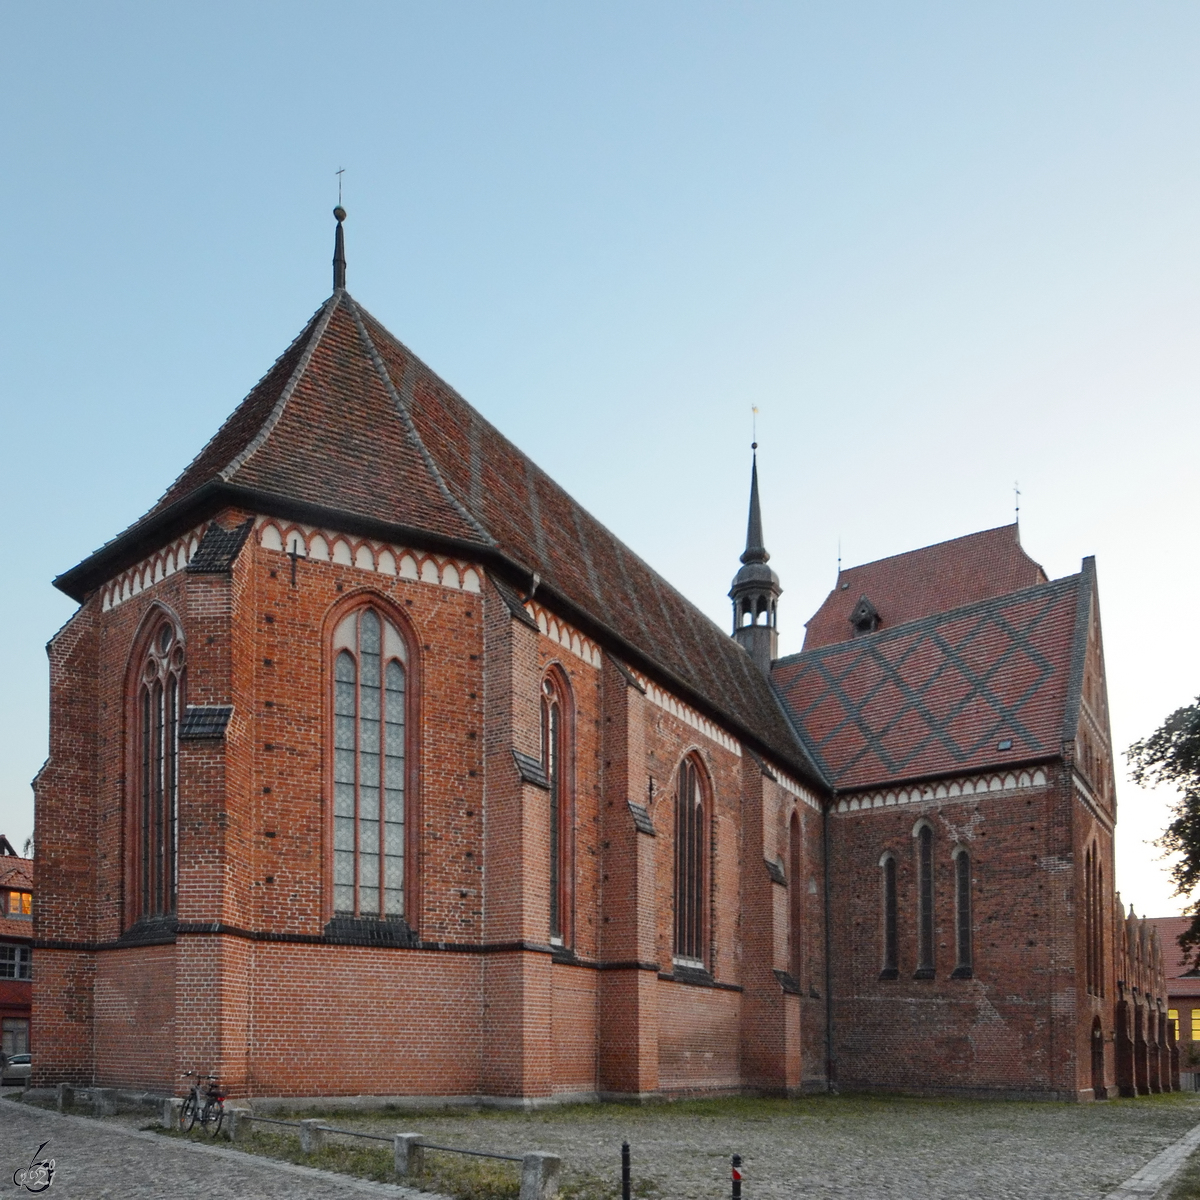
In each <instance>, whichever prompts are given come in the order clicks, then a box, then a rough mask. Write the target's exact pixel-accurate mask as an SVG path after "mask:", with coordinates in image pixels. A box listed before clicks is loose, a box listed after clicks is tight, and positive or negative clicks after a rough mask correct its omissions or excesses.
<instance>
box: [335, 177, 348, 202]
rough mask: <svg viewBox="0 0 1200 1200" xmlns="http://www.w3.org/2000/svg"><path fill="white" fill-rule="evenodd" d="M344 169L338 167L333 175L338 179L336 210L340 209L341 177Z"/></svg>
mask: <svg viewBox="0 0 1200 1200" xmlns="http://www.w3.org/2000/svg"><path fill="white" fill-rule="evenodd" d="M345 173H346V168H345V167H339V168H338V169H337V170H336V171H335V172H334V174H335V175H337V177H338V208H341V207H342V176H343V175H345Z"/></svg>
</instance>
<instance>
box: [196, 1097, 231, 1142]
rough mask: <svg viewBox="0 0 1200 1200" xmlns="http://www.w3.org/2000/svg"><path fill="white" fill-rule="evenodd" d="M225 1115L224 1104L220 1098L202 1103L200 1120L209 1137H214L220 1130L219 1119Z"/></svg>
mask: <svg viewBox="0 0 1200 1200" xmlns="http://www.w3.org/2000/svg"><path fill="white" fill-rule="evenodd" d="M224 1117H225V1104H224V1102H223V1101H221V1100H209V1101H208V1102H207V1103H206V1104H205V1105H204V1112H203V1113H202V1114H201V1117H200V1121H201V1123H202V1124H203V1126H204V1129H205V1132H207V1133H208V1135H209V1137H216V1136H217V1134H218V1133H220V1132H221V1121H222V1120H223V1119H224Z"/></svg>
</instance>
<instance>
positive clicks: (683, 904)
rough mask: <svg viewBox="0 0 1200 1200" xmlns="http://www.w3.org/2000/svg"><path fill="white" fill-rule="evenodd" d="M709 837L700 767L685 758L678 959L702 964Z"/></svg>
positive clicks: (678, 810)
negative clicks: (706, 852) (706, 847)
mask: <svg viewBox="0 0 1200 1200" xmlns="http://www.w3.org/2000/svg"><path fill="white" fill-rule="evenodd" d="M706 841H707V832H706V822H705V811H704V787H703V784H702V782H701V776H700V768H699V765H698V764H697V762H696V760H695V759H693V758H690V757H689V758H685V759H684V760H683V763H682V764H681V766H680V768H679V781H678V786H677V790H676V797H675V959H676V961H679V962H682V963H684V964H685V965H688V966H696V967H703V966H704V965H705V964H704V930H705V909H706V907H707V895H708V887H707V868H708V863H707V855H706V854H705V844H706Z"/></svg>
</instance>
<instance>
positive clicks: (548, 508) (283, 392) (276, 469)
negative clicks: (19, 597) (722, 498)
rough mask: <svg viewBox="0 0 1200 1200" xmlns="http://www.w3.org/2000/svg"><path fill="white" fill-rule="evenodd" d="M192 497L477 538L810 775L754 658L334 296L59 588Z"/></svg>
mask: <svg viewBox="0 0 1200 1200" xmlns="http://www.w3.org/2000/svg"><path fill="white" fill-rule="evenodd" d="M214 489H215V492H214ZM221 489H224V492H223V493H222V492H221ZM205 493H207V495H208V497H209V498H210V499H211V497H212V496H213V495H214V494H215V493H220V494H228V495H229V496H230V497H231V498H233V497H235V496H236V498H237V499H238V502H239V503H241V504H242V505H243V506H244V507H248V508H252V507H254V506H258V507H259V508H260V509H262V510H263V511H268V512H269V511H271V505H272V504H273V503H282V502H284V501H287V502H289V503H290V502H297V501H298V502H300V503H303V504H307V505H311V506H314V507H317V508H320V509H323V510H325V511H326V512H333V513H337V514H343V515H345V516H346V518H347V519H353V518H358V519H365V520H367V521H370V522H376V523H380V524H386V525H392V526H402V527H404V528H405V529H406V530H409V531H418V532H424V533H427V534H428V535H429V536H430V537H431V538H432V539H434V540H435V541H436V540H437V539H443V540H453V541H454V542H455V543H456V544H457V545H459V546H462V545H463V544H468V545H472V546H474V547H476V548H477V551H478V555H479V558H480V560H481V561H484V562H485V563H492V564H496V563H499V564H500V566H501V567H502V569H507V570H509V572H510V574H512V575H513V580H514V582H515V583H517V584H519V585H521V586H523V587H525V588H528V587H529V586H530V584H531V582H532V575H533V574H534V573H535V572H536V573H537V574H538V576H540V583H539V592H538V594H539V596H541V595H543V594H546V595H547V596H548V597H550V598H552V599H553V598H555V597H556V598H557V600H558V603H559V605H560V606H565V607H566V608H567V609H568V612H567V613H566V614H564V615H567V616H570V615H571V611H573V612H574V613H575V614H576V620H577V621H578V622H579V623H580V624H581V625H583V626H587V627H588V628H587V630H586V631H587V632H588V633H590V634H591V635H592V636H595V637H596V638H597V639H598V640H600V641H601V642H605V641H606V638H607V642H608V644H609V646H610V647H612V648H615V650H616V652H617V653H618V654H621V653H624V654H625V655H626V656H627V657H630V658H631V661H634V662H635V663H636V664H637V665H641V666H643V667H646V668H650V669H656V670H657V672H658V674H659V675H660V676H662V681H663V682H664V683H665V684H667V685H668V686H670V687H672V688H673V689H675V690H682V691H683V692H684V693H685V694H686V695H689V696H690V698H691V699H692V700H693V701H694V702H696V703H697V704H698V705H700V706H701V707H704V708H707V709H708V710H710V712H711V713H712V714H713V715H716V716H718V717H723V718H725V720H726V721H727V722H729V723H731V724H732V725H733V727H734V728H735V729H738V730H740V731H741V732H742V733H743V734H748V735H749V736H750V737H751V738H752V739H755V740H756V741H757V742H758V743H759V744H760V745H761V746H762V747H764V748H765V749H767V750H770V751H772V752H773V753H774V754H775V755H776V756H778V757H780V758H781V759H782V760H783V761H784V762H786V763H788V764H789V765H790V766H792V767H793V768H795V769H796V770H798V771H799V772H801V773H803V774H804V775H805V776H806V777H807V778H814V777H815V776H814V772H813V770H812V768H811V766H810V765H809V764H808V762H807V760H806V758H805V756H804V752H803V750H802V748H801V746H800V743H799V742H798V741H797V739H796V736H795V734H794V733H793V732H792V730H791V728H790V726H789V724H788V721H787V718H786V717H785V715H784V713H783V711H782V708H781V707H780V705H779V703H778V702H777V700H776V698H775V696H774V695H773V693H772V691H771V688H770V686H769V684H768V682H767V680H766V679H765V677H764V676H763V674H762V672H760V671H759V670H758V669H757V668H756V667H755V665H754V663H753V662H752V661H751V659H750V657H749V655H748V654H747V653H746V652H745V651H744V650H743V649H742V648H741V647H740V646H739V645H737V643H736V642H734V641H733V639H732V638H731V637H729V635H728V634H727V633H726V632H725V631H724V630H723V629H721V628H720V627H718V626H717V625H716V624H714V623H713V622H712V621H710V620H709V619H708V617H706V616H705V615H704V614H703V613H701V612H700V611H699V610H698V609H697V608H696V607H695V606H694V605H693V604H691V603H690V602H689V601H688V600H687V599H685V598H684V597H683V596H682V595H681V594H680V593H679V592H678V591H676V590H675V588H673V587H672V586H671V585H670V584H669V583H667V581H666V580H665V579H663V578H662V576H661V575H659V574H658V573H657V572H656V571H654V570H653V569H652V568H651V567H649V566H648V565H647V564H646V563H645V562H643V561H642V560H641V559H640V558H638V556H637V555H636V554H634V553H633V552H632V551H631V550H630V549H629V548H628V547H626V546H625V545H623V544H622V543H621V542H620V541H619V540H618V539H617V538H616V537H615V536H614V535H613V534H612V533H610V532H609V530H608V529H606V528H605V527H604V526H603V525H602V524H601V523H600V522H599V521H597V520H596V519H595V518H594V517H592V516H591V515H590V514H589V513H587V512H585V511H584V509H583V508H581V507H580V506H579V505H578V504H577V503H576V502H575V501H574V500H573V499H572V498H571V497H570V496H569V495H568V494H567V493H566V492H565V491H564V490H563V489H562V488H561V487H559V486H558V485H557V484H556V483H555V482H554V481H553V480H552V479H551V478H550V477H549V476H548V475H546V474H545V472H543V471H541V470H540V469H539V468H538V467H536V466H535V465H534V464H533V463H532V462H531V461H530V460H529V459H528V458H527V457H526V456H525V455H524V454H522V453H521V451H520V450H518V449H517V448H516V447H515V446H514V445H513V444H512V443H511V442H510V441H509V440H508V439H507V438H505V437H504V436H503V435H502V434H501V433H500V432H499V431H498V430H496V429H495V428H494V427H493V426H492V425H491V424H489V423H488V422H487V421H486V420H484V419H483V417H481V416H480V415H479V413H477V412H476V411H475V410H474V409H473V408H472V407H471V406H470V405H469V404H468V403H467V402H466V401H465V400H463V398H462V397H461V396H459V395H458V394H457V393H456V392H455V391H454V390H453V389H452V388H450V387H449V386H448V385H447V384H446V383H444V382H443V381H442V380H441V379H439V378H438V376H437V375H435V374H434V373H433V371H431V370H430V369H429V368H428V367H427V366H426V365H425V364H424V363H422V362H421V361H420V360H419V359H417V358H416V357H415V356H414V355H413V354H412V352H411V351H409V350H408V349H407V348H406V347H405V346H403V345H402V344H401V343H400V342H398V341H397V340H396V339H395V338H394V337H392V335H391V334H390V333H388V331H387V330H386V329H384V328H383V326H382V325H380V324H379V323H378V322H377V321H375V320H374V318H372V317H371V316H370V315H369V314H367V313H366V312H365V311H363V309H361V308H360V307H359V306H358V304H357V303H355V301H354V300H352V299H351V297H350V296H349V295H348V294H347V293H345V292H337V293H335V294H334V296H332V297H331V298H330V300H329V301H328V302H327V303H326V304H325V305H324V306H323V307H322V308H321V310H320V311H319V312H318V313H317V314H316V315H315V316H314V317H313V318H312V320H311V321H310V322H309V323H308V325H307V326H306V327H305V329H304V331H303V332H302V333H301V335H300V337H298V338H297V339H296V341H295V342H293V343H292V345H291V346H290V347H289V348H288V350H287V351H286V352H285V353H284V354H283V355H282V357H281V358H280V359H279V360H278V361H277V362H276V363H275V365H274V366H273V367H272V368H271V370H270V371H269V372H268V373H267V375H266V376H265V377H264V378H263V380H262V381H261V382H260V383H259V384H258V385H257V386H256V387H255V388H254V390H253V391H252V392H251V393H250V395H249V396H248V397H247V398H246V399H245V400H244V401H243V402H242V404H241V405H240V406H239V407H238V408H237V410H236V411H235V412H234V413H233V414H232V416H231V417H230V418H229V419H228V420H227V421H226V422H225V424H224V425H223V426H222V427H221V429H220V430H219V431H218V433H217V434H216V435H215V436H214V437H213V438H212V440H211V441H210V442H209V443H208V445H207V446H205V448H204V449H203V450H202V451H201V452H200V454H199V455H198V456H197V457H196V459H195V460H194V461H193V462H192V463H191V464H190V465H189V466H188V468H187V469H186V470H185V471H184V472H183V474H182V475H181V476H180V477H179V479H178V480H176V482H175V483H174V484H172V486H171V487H170V489H168V491H167V493H166V495H164V496H163V498H162V500H160V501H159V503H158V504H157V505H156V506H155V507H154V509H152V510H151V512H150V513H149V514H147V516H146V517H144V518H143V519H142V520H141V521H140V522H138V523H137V524H136V525H134V526H133V527H131V529H129V530H127V531H126V532H125V533H124V534H122V535H121V536H120V537H119V538H117V539H115V540H114V541H113V542H111V543H109V545H108V546H106V547H104V548H102V549H101V550H99V551H97V552H96V554H94V555H92V556H91V558H89V559H88V560H85V562H84V563H81V564H80V565H79V566H78V567H76V568H74V569H73V570H72V571H69V572H67V573H66V574H65V575H64V576H61V577H60V578H59V579H58V580H56V581H55V582H56V583H57V584H58V585H59V586H60V587H61V588H62V589H63V590H64V591H66V592H67V593H68V594H69V595H72V596H75V597H76V598H77V599H78V598H81V597H82V596H83V595H85V594H86V592H87V591H88V590H89V589H90V588H92V587H95V586H97V584H98V583H100V582H103V581H104V579H105V578H106V577H107V575H106V572H108V573H111V572H112V571H113V569H114V565H115V564H117V563H120V567H117V568H116V569H121V568H123V567H124V566H125V565H128V564H127V563H125V562H123V561H121V556H122V555H123V554H126V553H128V552H130V550H129V547H131V546H133V545H134V544H138V543H139V541H140V540H144V539H145V538H146V537H148V536H149V535H150V534H151V533H152V532H153V531H154V530H156V529H157V528H158V527H159V526H162V527H163V528H166V527H167V526H168V523H169V522H172V521H173V522H175V524H178V523H179V522H180V521H181V520H182V519H183V516H182V514H183V513H186V512H188V511H189V503H194V504H197V505H198V504H199V503H200V497H201V496H202V495H204V494H205ZM206 502H208V501H206ZM193 517H194V514H193ZM464 552H465V551H464ZM614 643H615V646H614ZM638 660H640V662H639V661H638Z"/></svg>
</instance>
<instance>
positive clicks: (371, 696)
mask: <svg viewBox="0 0 1200 1200" xmlns="http://www.w3.org/2000/svg"><path fill="white" fill-rule="evenodd" d="M333 654H334V668H333V909H334V914H335V916H339V917H392V918H399V917H403V916H404V872H405V800H406V792H407V778H406V770H407V760H408V753H407V745H406V732H407V726H408V720H407V714H408V648H407V645H406V643H405V640H404V638H403V637H402V636H401V634H400V631H399V630H398V629H397V628H396V627H395V626H394V625H393V624H392V623H391V622H390V621H389V620H387V619H386V618H385V617H384V616H383V615H382V614H381V613H380V612H378V611H377V610H376V609H374V608H360V609H357V610H356V611H354V612H352V613H350V615H349V616H347V617H344V618H343V619H342V620H341V621H340V622H339V624H338V626H337V628H336V630H335V631H334V635H333Z"/></svg>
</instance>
